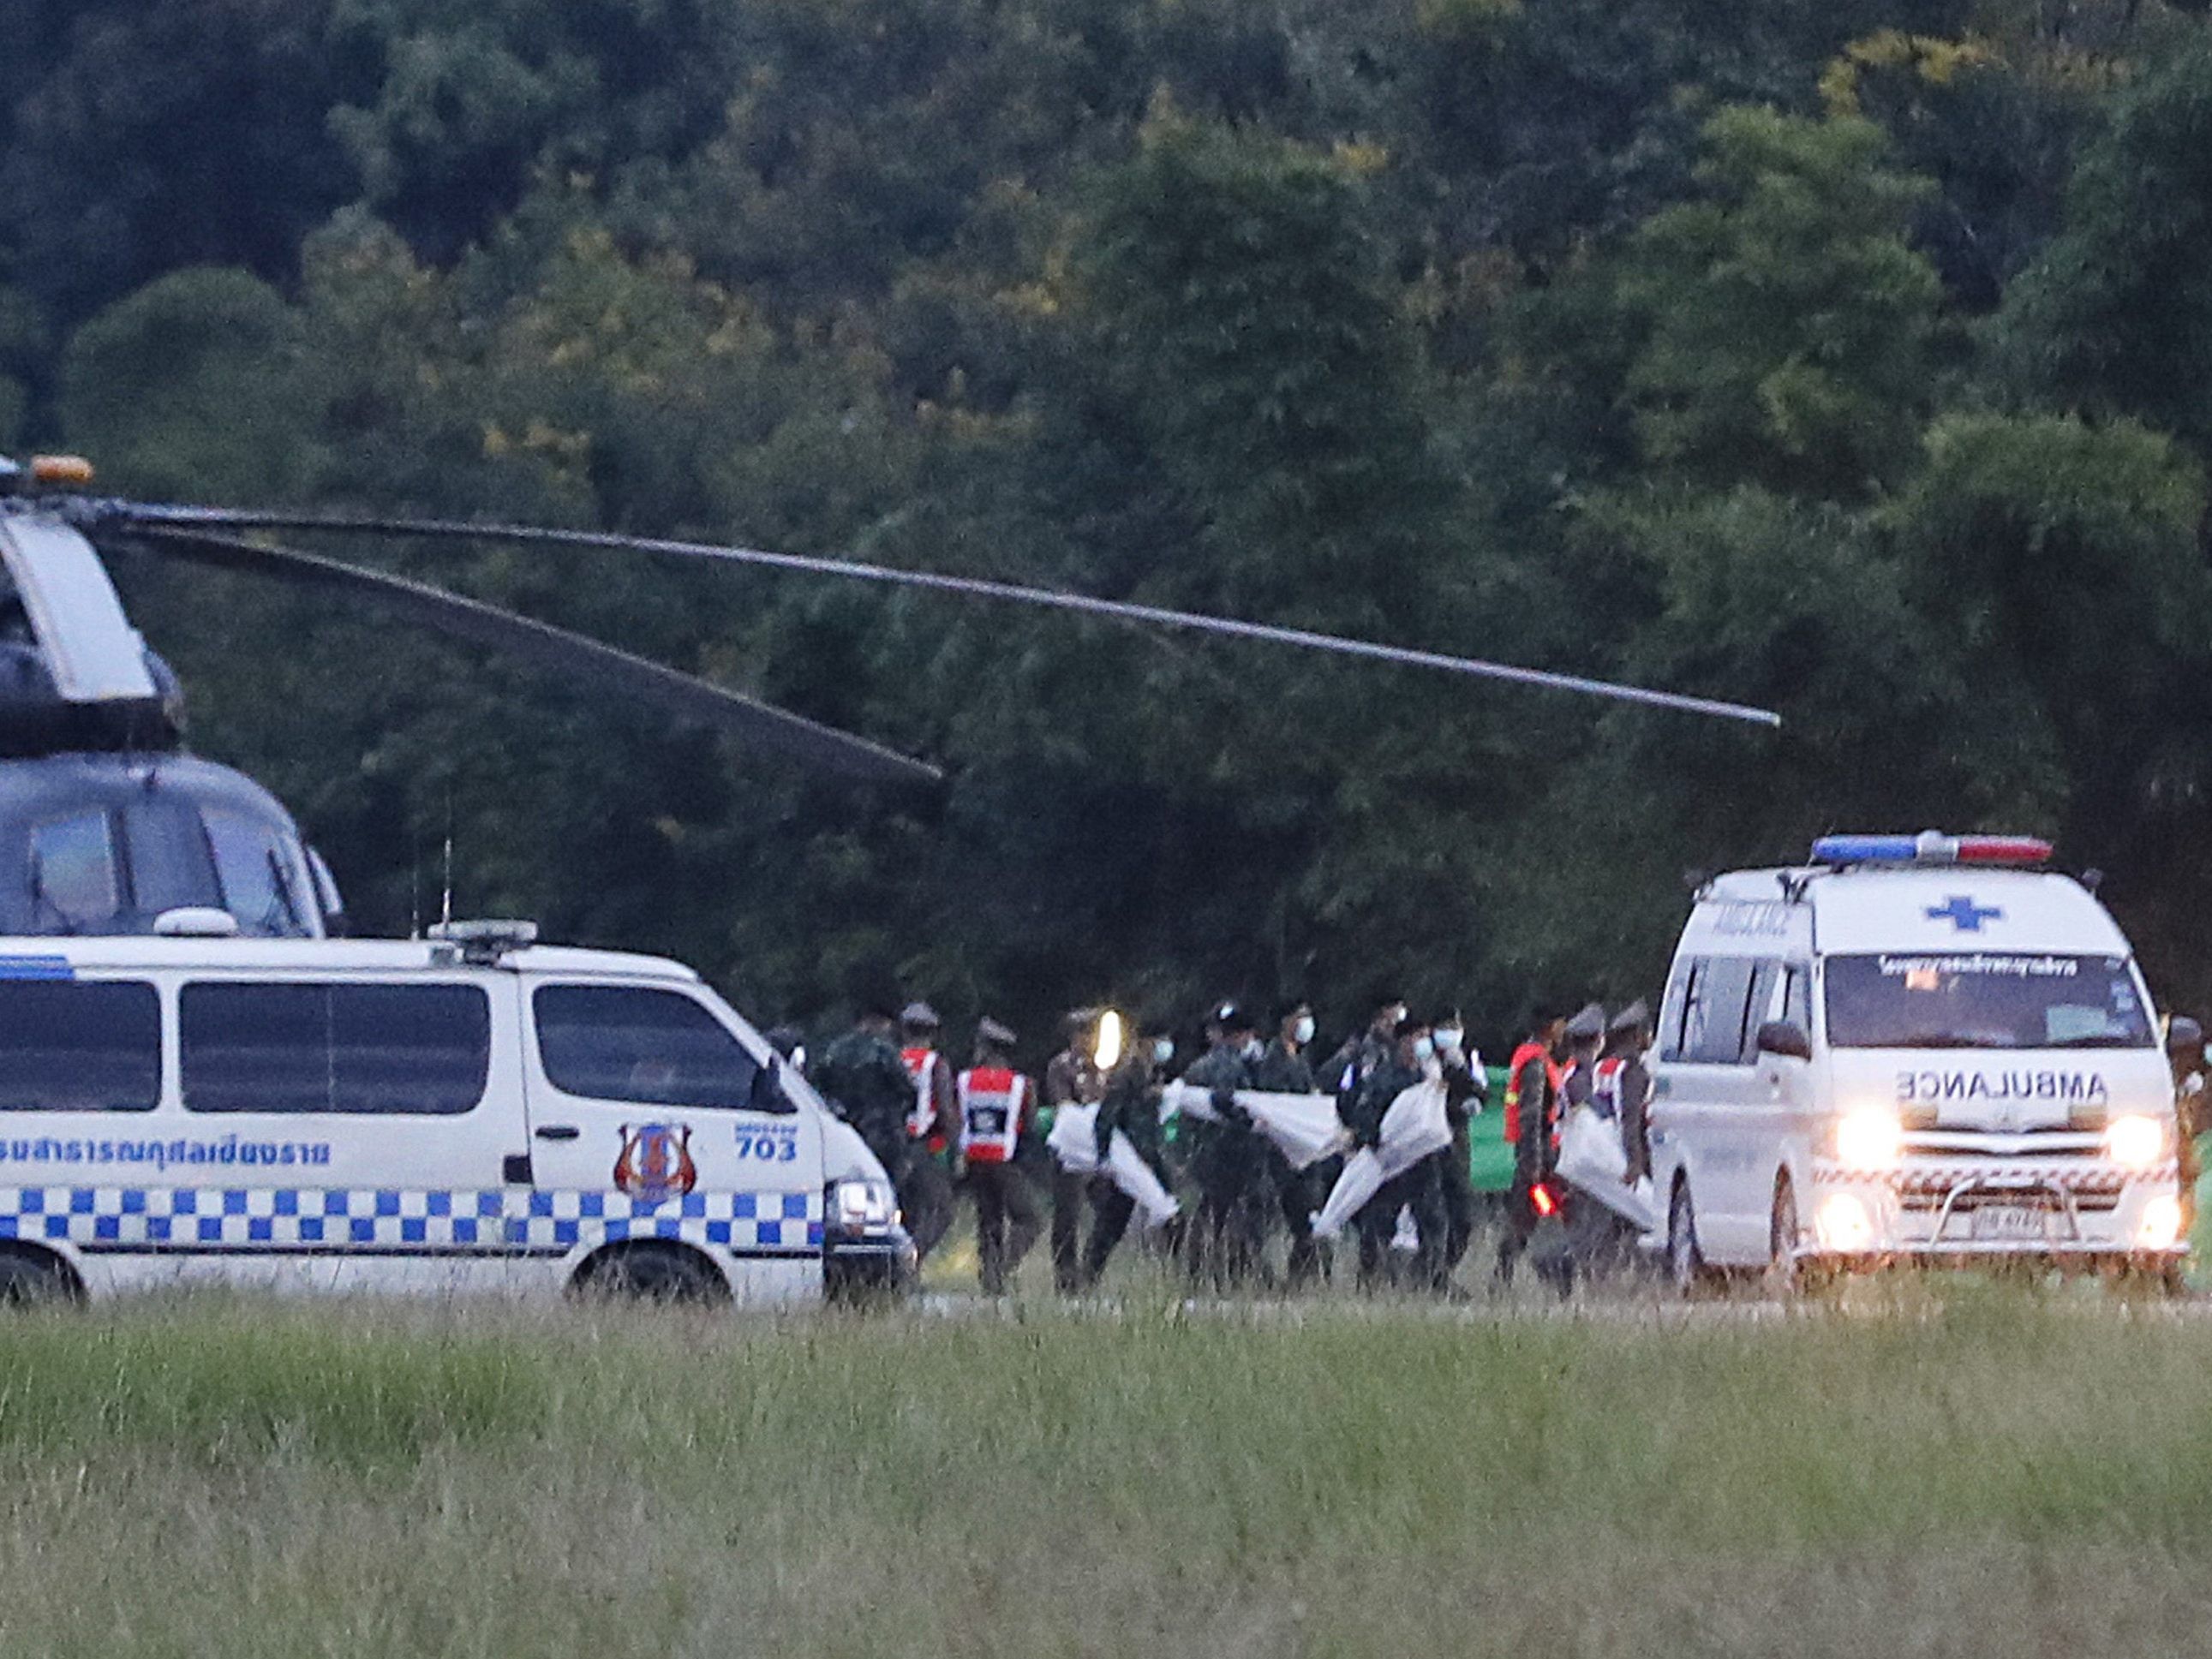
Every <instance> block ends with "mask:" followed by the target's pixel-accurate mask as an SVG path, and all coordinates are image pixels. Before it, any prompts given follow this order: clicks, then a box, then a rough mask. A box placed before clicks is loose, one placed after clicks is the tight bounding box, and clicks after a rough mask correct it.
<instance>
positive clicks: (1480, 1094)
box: [1429, 1008, 1490, 1284]
mask: <svg viewBox="0 0 2212 1659" xmlns="http://www.w3.org/2000/svg"><path fill="white" fill-rule="evenodd" d="M1429 1033H1430V1036H1431V1037H1433V1038H1434V1039H1435V1042H1436V1049H1437V1065H1438V1066H1441V1067H1442V1068H1443V1083H1444V1120H1445V1121H1446V1122H1448V1123H1449V1124H1450V1125H1451V1135H1452V1139H1451V1145H1450V1146H1449V1147H1448V1148H1447V1149H1445V1151H1443V1152H1441V1153H1439V1154H1438V1155H1437V1156H1438V1158H1439V1165H1438V1173H1439V1176H1440V1177H1441V1181H1442V1188H1443V1189H1442V1193H1441V1200H1442V1202H1443V1216H1444V1249H1443V1266H1442V1273H1443V1279H1444V1281H1445V1283H1446V1284H1449V1282H1450V1279H1451V1276H1452V1274H1453V1273H1455V1272H1457V1271H1458V1268H1459V1264H1460V1262H1461V1261H1462V1260H1463V1259H1465V1257H1466V1255H1467V1248H1468V1245H1469V1244H1470V1243H1473V1242H1474V1218H1475V1217H1476V1215H1477V1214H1478V1213H1479V1212H1480V1200H1478V1199H1477V1198H1476V1197H1475V1194H1474V1115H1475V1113H1477V1112H1479V1111H1480V1110H1481V1109H1483V1107H1484V1106H1485V1105H1486V1104H1487V1103H1488V1101H1489V1096H1490V1079H1489V1077H1488V1076H1487V1075H1486V1073H1484V1071H1483V1069H1482V1056H1481V1055H1480V1054H1477V1053H1475V1052H1474V1049H1472V1048H1468V1046H1467V1022H1466V1021H1465V1020H1463V1019H1462V1018H1460V1012H1459V1010H1458V1009H1456V1008H1449V1009H1446V1010H1444V1011H1443V1012H1441V1013H1439V1014H1438V1015H1437V1018H1435V1019H1434V1020H1432V1021H1431V1022H1430V1026H1429Z"/></svg>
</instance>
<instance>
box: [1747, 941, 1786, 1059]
mask: <svg viewBox="0 0 2212 1659" xmlns="http://www.w3.org/2000/svg"><path fill="white" fill-rule="evenodd" d="M1781 987H1782V964H1781V963H1778V962H1762V963H1759V964H1758V965H1757V968H1756V970H1755V971H1754V972H1753V975H1752V979H1751V997H1750V1000H1748V1001H1747V1002H1746V1003H1745V1004H1744V1010H1743V1030H1742V1035H1741V1036H1740V1037H1739V1038H1738V1045H1739V1046H1738V1048H1737V1053H1736V1058H1737V1059H1739V1060H1742V1061H1743V1062H1744V1063H1745V1064H1746V1065H1749V1064H1751V1063H1752V1062H1753V1061H1754V1060H1757V1059H1758V1058H1759V1041H1758V1039H1759V1027H1760V1026H1762V1025H1764V1024H1766V1022H1767V1021H1768V1020H1770V1019H1779V1018H1781V1016H1780V1015H1779V1014H1778V1013H1777V1012H1775V1010H1776V1007H1777V1006H1778V1003H1779V1002H1780V1000H1781Z"/></svg>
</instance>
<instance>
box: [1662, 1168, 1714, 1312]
mask: <svg viewBox="0 0 2212 1659" xmlns="http://www.w3.org/2000/svg"><path fill="white" fill-rule="evenodd" d="M1667 1277H1668V1279H1670V1280H1672V1281H1673V1283H1674V1288H1675V1290H1676V1291H1680V1293H1681V1294H1682V1295H1684V1296H1694V1295H1696V1294H1697V1293H1698V1292H1699V1291H1700V1290H1703V1289H1704V1288H1705V1286H1706V1285H1709V1284H1710V1283H1711V1281H1712V1278H1713V1270H1712V1269H1711V1268H1710V1267H1707V1266H1705V1251H1704V1250H1702V1249H1699V1246H1698V1206H1697V1205H1696V1204H1695V1203H1694V1202H1693V1201H1692V1199H1691V1197H1690V1183H1689V1182H1687V1181H1677V1182H1675V1183H1674V1198H1673V1200H1671V1201H1669V1203H1668V1206H1667Z"/></svg>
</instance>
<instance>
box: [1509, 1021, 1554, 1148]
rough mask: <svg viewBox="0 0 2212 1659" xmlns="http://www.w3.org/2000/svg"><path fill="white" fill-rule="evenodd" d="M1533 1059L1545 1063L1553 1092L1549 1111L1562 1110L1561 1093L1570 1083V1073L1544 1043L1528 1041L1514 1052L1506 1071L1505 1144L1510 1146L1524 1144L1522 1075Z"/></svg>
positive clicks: (1546, 1076) (1546, 1079)
mask: <svg viewBox="0 0 2212 1659" xmlns="http://www.w3.org/2000/svg"><path fill="white" fill-rule="evenodd" d="M1530 1060H1542V1061H1543V1062H1544V1082H1545V1085H1546V1086H1547V1089H1548V1090H1549V1091H1550V1098H1549V1099H1548V1100H1547V1102H1546V1107H1547V1109H1549V1110H1552V1111H1554V1112H1556V1111H1557V1110H1558V1106H1559V1090H1560V1088H1561V1086H1562V1085H1564V1084H1565V1081H1566V1074H1565V1073H1563V1072H1562V1071H1560V1069H1559V1062H1558V1061H1557V1060H1553V1058H1552V1051H1551V1050H1550V1049H1549V1048H1546V1047H1545V1046H1544V1045H1543V1044H1542V1043H1541V1042H1524V1043H1522V1045H1521V1046H1520V1047H1519V1048H1516V1049H1515V1050H1514V1051H1513V1059H1512V1060H1511V1061H1510V1064H1509V1065H1508V1066H1507V1067H1506V1072H1505V1144H1506V1145H1507V1146H1519V1145H1520V1144H1521V1073H1522V1068H1523V1067H1524V1066H1527V1065H1528V1062H1529V1061H1530Z"/></svg>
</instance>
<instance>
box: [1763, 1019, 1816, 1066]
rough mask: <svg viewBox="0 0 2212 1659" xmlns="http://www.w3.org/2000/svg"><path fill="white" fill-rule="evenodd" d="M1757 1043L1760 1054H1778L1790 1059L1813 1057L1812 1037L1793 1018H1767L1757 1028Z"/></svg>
mask: <svg viewBox="0 0 2212 1659" xmlns="http://www.w3.org/2000/svg"><path fill="white" fill-rule="evenodd" d="M1758 1043H1759V1053H1761V1054H1780V1055H1783V1056H1784V1058H1786V1059H1790V1060H1810V1059H1812V1058H1813V1039H1812V1038H1810V1037H1808V1036H1806V1035H1805V1028H1804V1027H1803V1026H1802V1025H1800V1024H1797V1022H1796V1020H1794V1019H1770V1020H1768V1021H1767V1022H1766V1024H1764V1025H1762V1026H1760V1027H1759V1037H1758Z"/></svg>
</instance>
